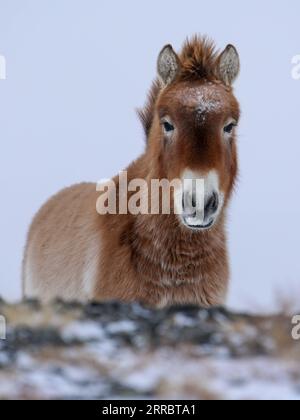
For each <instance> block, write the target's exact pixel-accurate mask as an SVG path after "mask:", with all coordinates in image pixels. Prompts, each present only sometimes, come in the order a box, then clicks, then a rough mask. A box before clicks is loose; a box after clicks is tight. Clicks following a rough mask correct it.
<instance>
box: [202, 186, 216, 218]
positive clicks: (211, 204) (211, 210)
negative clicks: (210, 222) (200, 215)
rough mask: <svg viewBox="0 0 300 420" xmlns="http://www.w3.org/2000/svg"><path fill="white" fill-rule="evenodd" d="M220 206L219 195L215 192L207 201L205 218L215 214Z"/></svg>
mask: <svg viewBox="0 0 300 420" xmlns="http://www.w3.org/2000/svg"><path fill="white" fill-rule="evenodd" d="M218 208H219V196H218V194H217V193H216V192H214V193H213V194H212V195H211V196H210V197H208V198H207V200H206V201H205V207H204V213H205V218H206V219H207V218H209V216H212V215H214V214H215V213H216V212H217V210H218Z"/></svg>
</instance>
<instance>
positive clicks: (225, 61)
mask: <svg viewBox="0 0 300 420" xmlns="http://www.w3.org/2000/svg"><path fill="white" fill-rule="evenodd" d="M239 72H240V57H239V54H238V52H237V50H236V48H235V47H234V46H233V45H227V47H226V48H225V50H224V51H223V52H222V54H221V55H220V58H219V75H220V78H221V80H222V81H223V82H224V83H225V84H226V85H229V86H231V85H232V84H233V82H234V81H235V79H236V78H237V76H238V74H239Z"/></svg>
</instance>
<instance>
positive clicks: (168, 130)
mask: <svg viewBox="0 0 300 420" xmlns="http://www.w3.org/2000/svg"><path fill="white" fill-rule="evenodd" d="M163 127H164V130H165V132H166V133H171V132H172V131H174V130H175V128H174V126H173V125H172V124H171V123H169V122H168V121H165V122H164V123H163Z"/></svg>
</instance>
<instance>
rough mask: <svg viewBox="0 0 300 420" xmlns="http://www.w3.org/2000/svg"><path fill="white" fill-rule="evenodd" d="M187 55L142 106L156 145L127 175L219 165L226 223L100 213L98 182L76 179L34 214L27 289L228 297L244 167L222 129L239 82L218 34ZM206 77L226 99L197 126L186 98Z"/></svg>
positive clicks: (165, 301) (60, 293)
mask: <svg viewBox="0 0 300 420" xmlns="http://www.w3.org/2000/svg"><path fill="white" fill-rule="evenodd" d="M179 57H180V62H181V71H180V73H179V74H178V77H177V79H176V80H175V81H174V82H173V83H172V84H171V85H170V86H166V87H163V86H162V85H161V84H160V83H159V82H158V81H156V82H154V84H153V86H152V89H151V92H150V95H149V99H148V103H147V104H146V106H145V108H144V110H142V111H140V116H141V119H142V122H143V125H144V128H145V132H146V136H147V147H146V150H145V153H144V154H143V155H142V156H141V157H140V158H139V159H138V160H137V161H135V162H133V163H132V164H131V165H130V166H129V168H128V180H129V181H130V180H131V179H134V178H142V179H145V180H147V182H148V183H150V181H151V179H154V178H155V179H162V178H167V179H169V180H172V179H174V178H178V177H180V175H181V173H182V171H183V170H184V169H185V168H187V167H189V168H191V169H193V170H199V171H200V170H201V172H205V171H209V170H211V169H214V170H216V171H217V172H218V174H219V175H220V179H221V189H222V191H223V192H224V194H225V203H224V208H223V210H222V213H221V215H220V216H219V218H218V221H217V223H216V224H215V225H214V226H213V227H212V228H211V229H210V230H207V231H200V232H198V231H192V230H189V229H188V228H186V227H185V226H183V225H182V223H181V222H180V220H179V218H178V217H177V216H176V215H174V214H171V215H138V216H133V215H130V214H128V215H105V216H100V215H98V214H97V213H96V200H97V198H98V195H99V194H98V193H97V192H96V186H95V184H81V185H76V186H73V187H71V188H68V189H66V190H64V191H62V192H60V193H59V194H58V195H56V196H55V197H53V198H52V199H51V200H50V201H49V202H48V203H47V204H46V205H45V206H44V207H43V208H42V209H41V210H40V212H39V213H38V214H37V216H36V217H35V219H34V221H33V224H32V226H31V229H30V232H29V236H28V241H27V246H26V251H25V258H24V270H23V279H24V294H25V296H28V297H38V298H40V299H42V300H44V301H45V300H50V299H53V298H55V297H61V298H65V299H79V300H83V299H87V300H88V299H91V300H100V301H103V300H113V299H120V300H122V301H141V302H144V303H146V304H149V305H152V306H157V307H162V306H165V305H170V304H198V305H202V306H211V305H220V304H223V303H224V300H225V296H226V291H227V285H228V279H229V266H228V256H227V246H226V233H225V219H226V208H227V204H228V200H229V198H230V195H231V192H232V189H233V186H234V182H235V179H236V175H237V150H236V143H235V140H234V139H233V141H232V143H231V144H230V146H229V147H225V146H224V145H223V144H222V142H221V140H220V138H219V137H220V136H219V134H218V133H219V127H221V126H222V124H224V121H225V119H226V118H227V117H228V116H233V117H234V118H236V119H237V120H238V118H239V106H238V103H237V101H236V99H235V98H234V96H233V93H232V89H231V87H228V86H225V84H224V83H223V82H222V80H221V79H220V78H219V76H218V60H219V55H218V54H217V53H216V52H215V49H214V47H213V44H212V43H211V42H209V41H207V40H206V39H201V38H198V37H195V38H194V39H193V40H191V41H187V42H186V43H185V45H184V48H183V50H182V52H181V54H180V56H179ZM203 87H205V89H206V88H208V89H212V94H218V95H219V96H220V98H221V100H222V101H223V103H224V107H223V109H222V113H221V114H218V115H213V116H209V115H208V120H207V123H206V124H205V125H204V126H203V125H201V124H199V126H195V120H194V119H193V118H194V117H193V115H192V114H191V111H190V108H191V106H192V103H190V100H191V101H192V102H193V95H192V96H191V98H192V99H191V98H190V97H188V98H187V103H186V104H185V105H184V106H183V105H182V98H183V97H184V94H185V92H186V91H187V89H188V90H191V91H194V90H195V92H197V91H199V90H200V91H201V89H203ZM208 92H210V91H208ZM208 94H209V93H208ZM166 113H167V114H168V115H172V116H173V119H174V120H175V121H176V122H177V124H178V127H179V131H180V133H179V134H178V136H179V135H180V136H179V137H180V138H179V137H178V139H177V143H176V145H172V146H170V145H168V144H166V142H164V141H162V134H161V123H160V117H161V116H162V115H164V114H166ZM199 133H201V135H200V134H199ZM115 180H116V182H117V178H115Z"/></svg>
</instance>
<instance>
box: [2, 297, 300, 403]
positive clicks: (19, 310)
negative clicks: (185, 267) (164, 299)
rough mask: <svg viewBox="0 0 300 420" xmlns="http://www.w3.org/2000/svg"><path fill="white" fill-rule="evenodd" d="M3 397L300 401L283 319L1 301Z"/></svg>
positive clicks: (297, 351)
mask: <svg viewBox="0 0 300 420" xmlns="http://www.w3.org/2000/svg"><path fill="white" fill-rule="evenodd" d="M0 310H1V311H2V313H4V314H5V315H6V317H7V321H8V337H7V341H2V342H1V341H0V399H1V398H8V399H12V398H21V399H36V398H42V399H53V398H60V399H61V398H63V399H68V398H72V399H73V398H79V399H91V398H92V399H110V398H116V399H120V398H121V399H123V398H125V399H126V398H129V399H130V398H146V399H148V398H149V399H205V400H207V399H226V400H231V399H232V400H239V399H247V400H248V399H274V400H277V399H279V400H282V399H286V400H299V399H300V363H299V361H300V342H297V341H294V340H293V339H292V337H291V322H290V320H289V318H285V317H265V318H261V317H249V316H246V315H233V314H230V313H228V312H226V311H223V310H213V311H206V310H199V309H196V308H194V309H193V308H185V309H169V310H166V311H154V312H153V311H150V310H147V309H145V308H142V307H140V306H139V305H129V306H128V305H119V304H106V305H92V306H91V305H89V306H88V307H80V306H78V305H67V306H65V305H63V304H61V303H60V304H56V305H54V306H48V307H45V308H43V309H41V308H40V307H39V306H37V305H36V304H33V305H32V304H26V305H25V304H23V305H19V306H7V305H4V304H0Z"/></svg>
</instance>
